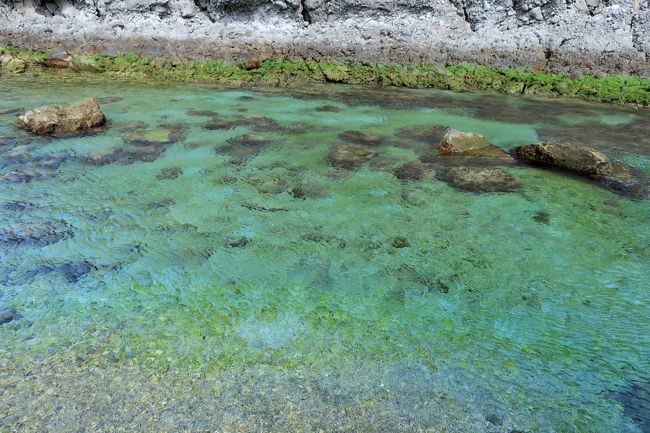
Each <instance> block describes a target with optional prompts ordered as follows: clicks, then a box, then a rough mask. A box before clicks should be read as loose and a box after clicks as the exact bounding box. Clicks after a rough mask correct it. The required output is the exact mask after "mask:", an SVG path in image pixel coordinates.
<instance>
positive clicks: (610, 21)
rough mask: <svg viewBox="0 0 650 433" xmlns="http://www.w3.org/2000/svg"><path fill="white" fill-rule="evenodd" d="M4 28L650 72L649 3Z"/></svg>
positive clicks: (349, 7) (134, 18)
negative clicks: (649, 58) (649, 56)
mask: <svg viewBox="0 0 650 433" xmlns="http://www.w3.org/2000/svg"><path fill="white" fill-rule="evenodd" d="M0 22H2V24H3V25H2V26H0V28H1V29H2V30H0V42H4V43H11V44H16V45H20V46H26V47H32V48H49V49H54V53H60V54H62V53H64V52H65V50H68V51H70V52H75V53H79V52H91V53H92V52H100V53H105V54H109V55H114V54H118V53H120V52H136V53H139V54H143V55H152V56H154V57H180V58H194V59H205V58H215V57H216V58H220V59H224V60H227V59H230V60H243V61H245V62H246V64H247V65H251V67H254V66H255V65H258V64H259V62H260V61H261V60H263V59H265V58H268V57H271V56H274V57H313V58H317V59H321V58H330V59H339V60H340V59H344V60H359V61H368V62H374V63H381V62H391V63H402V64H418V63H420V62H422V61H434V62H442V63H457V62H459V61H471V62H476V63H479V64H487V65H493V66H502V65H507V66H519V67H527V68H536V69H541V70H550V71H557V72H566V73H584V72H590V73H596V74H601V73H623V74H633V75H643V76H650V62H648V57H647V56H648V53H649V52H650V25H649V24H650V6H649V4H648V2H647V1H643V0H611V1H604V0H570V1H567V0H541V1H540V0H535V1H533V0H522V1H515V2H512V1H501V0H485V1H480V2H479V1H475V0H451V1H449V0H433V1H424V0H409V1H400V2H393V1H375V0H340V1H332V0H302V1H300V0H275V1H270V0H168V1H160V0H141V1H137V2H132V1H126V0H116V1H112V2H104V1H100V0H83V1H81V0H72V1H69V2H64V3H61V2H38V3H31V2H28V3H24V2H15V1H9V2H2V3H0ZM432 47H435V48H432ZM53 57H54V58H56V57H60V56H53ZM56 64H59V63H56ZM333 78H335V77H334V76H333Z"/></svg>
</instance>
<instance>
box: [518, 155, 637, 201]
mask: <svg viewBox="0 0 650 433" xmlns="http://www.w3.org/2000/svg"><path fill="white" fill-rule="evenodd" d="M511 153H512V155H513V156H514V157H515V158H516V159H518V160H521V161H527V162H533V163H540V164H546V165H550V166H553V167H557V168H560V169H563V170H567V171H570V172H573V173H577V174H580V175H583V176H587V177H590V178H592V179H596V180H598V181H600V183H601V184H602V185H603V186H605V187H607V188H609V189H611V190H613V191H614V192H617V193H620V194H623V195H627V196H629V197H631V198H637V199H641V198H645V197H646V196H647V195H648V190H647V181H646V179H645V178H644V177H643V175H642V174H641V173H639V172H637V171H636V170H634V169H633V168H632V167H630V166H628V165H626V164H623V163H621V162H618V161H615V160H613V159H611V158H610V157H609V156H607V155H605V154H604V153H603V152H601V151H600V150H598V149H594V148H592V147H587V146H579V145H576V144H572V143H554V142H547V143H536V144H529V145H527V146H519V147H515V148H514V149H512V151H511Z"/></svg>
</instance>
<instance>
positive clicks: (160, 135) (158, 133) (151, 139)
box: [126, 127, 183, 146]
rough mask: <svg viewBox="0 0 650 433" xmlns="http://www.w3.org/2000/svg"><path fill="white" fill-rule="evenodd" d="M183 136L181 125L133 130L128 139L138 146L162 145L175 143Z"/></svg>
mask: <svg viewBox="0 0 650 433" xmlns="http://www.w3.org/2000/svg"><path fill="white" fill-rule="evenodd" d="M181 138H183V134H182V128H181V127H160V128H156V129H148V130H144V131H135V132H131V133H130V134H129V135H127V136H126V141H128V142H129V143H132V144H135V145H138V146H151V145H153V146H161V145H167V144H173V143H176V142H177V141H179V140H180V139H181Z"/></svg>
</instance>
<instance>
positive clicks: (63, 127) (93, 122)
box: [16, 98, 106, 135]
mask: <svg viewBox="0 0 650 433" xmlns="http://www.w3.org/2000/svg"><path fill="white" fill-rule="evenodd" d="M104 123H106V117H105V116H104V113H102V112H101V110H100V109H99V104H98V103H97V101H96V100H95V99H92V98H88V99H84V100H83V101H81V102H78V103H75V104H70V105H65V106H62V105H45V106H43V107H38V108H35V109H33V110H31V111H28V112H26V113H25V114H23V115H22V116H19V117H18V118H17V119H16V127H18V128H21V129H26V130H28V131H31V132H33V133H34V134H38V135H70V134H74V133H78V132H85V131H96V130H97V129H98V128H100V127H102V126H103V125H104Z"/></svg>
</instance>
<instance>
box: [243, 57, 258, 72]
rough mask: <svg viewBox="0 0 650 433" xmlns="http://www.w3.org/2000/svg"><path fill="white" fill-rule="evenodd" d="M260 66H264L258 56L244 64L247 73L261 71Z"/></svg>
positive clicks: (250, 58) (248, 59) (249, 58)
mask: <svg viewBox="0 0 650 433" xmlns="http://www.w3.org/2000/svg"><path fill="white" fill-rule="evenodd" d="M260 66H262V64H261V62H260V60H259V59H258V58H257V57H256V56H249V57H248V58H247V59H246V61H245V62H244V68H246V70H247V71H252V70H253V69H259V67H260Z"/></svg>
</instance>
